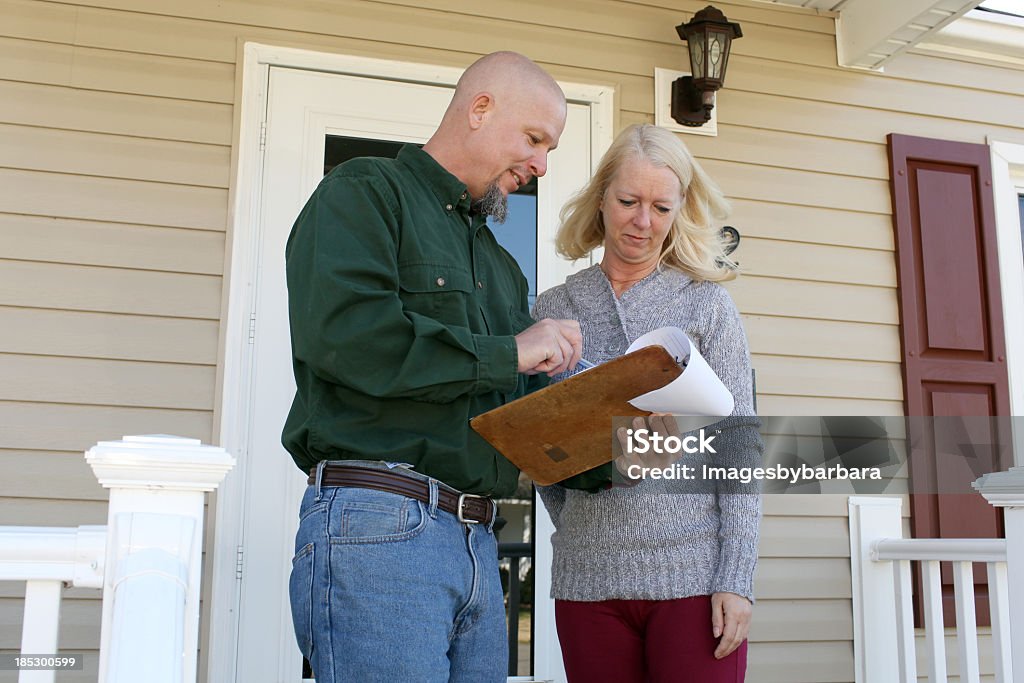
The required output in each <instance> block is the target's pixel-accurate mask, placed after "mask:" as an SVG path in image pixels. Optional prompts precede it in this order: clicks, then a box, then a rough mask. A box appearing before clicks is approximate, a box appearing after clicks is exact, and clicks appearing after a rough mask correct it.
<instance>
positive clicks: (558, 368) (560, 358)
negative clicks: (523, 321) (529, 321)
mask: <svg viewBox="0 0 1024 683" xmlns="http://www.w3.org/2000/svg"><path fill="white" fill-rule="evenodd" d="M516 347H517V348H518V349H519V368H518V370H519V372H524V373H526V374H527V375H538V374H540V373H542V372H546V373H547V374H548V377H553V376H554V375H557V374H558V373H560V372H565V371H566V370H568V369H569V368H573V367H575V366H576V363H577V362H578V361H579V359H580V358H581V357H582V356H583V335H582V334H581V333H580V324H579V323H578V322H576V321H575V320H552V319H551V318H544V319H543V320H541V321H540V322H537V323H534V324H533V325H531V326H530V327H528V328H526V329H525V330H523V331H522V332H520V333H519V334H517V335H516Z"/></svg>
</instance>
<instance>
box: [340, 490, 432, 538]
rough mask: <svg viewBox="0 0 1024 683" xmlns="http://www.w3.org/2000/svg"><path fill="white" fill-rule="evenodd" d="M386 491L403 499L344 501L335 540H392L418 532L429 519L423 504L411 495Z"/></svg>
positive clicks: (396, 497)
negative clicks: (384, 501)
mask: <svg viewBox="0 0 1024 683" xmlns="http://www.w3.org/2000/svg"><path fill="white" fill-rule="evenodd" d="M384 495H386V496H392V497H393V498H394V500H396V501H401V502H400V503H399V504H392V502H391V501H389V502H388V503H386V504H384V503H377V502H370V501H366V500H359V501H346V502H345V503H344V504H342V506H341V518H340V522H341V526H340V529H339V530H338V533H337V534H336V535H334V537H333V538H332V539H331V540H332V542H334V543H390V542H397V541H405V540H408V539H411V538H414V537H416V536H418V535H419V534H420V532H422V531H423V529H424V528H425V527H426V524H427V520H428V519H429V516H428V515H427V514H426V511H425V510H424V506H423V504H422V503H420V502H419V501H418V500H413V499H411V498H402V497H401V496H393V494H384ZM335 504H336V505H337V501H336V502H335Z"/></svg>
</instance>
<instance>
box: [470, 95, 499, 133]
mask: <svg viewBox="0 0 1024 683" xmlns="http://www.w3.org/2000/svg"><path fill="white" fill-rule="evenodd" d="M493 111H494V95H492V94H491V93H489V92H482V93H480V94H478V95H477V96H476V97H474V98H473V100H472V101H471V102H470V103H469V127H470V129H471V130H476V129H478V128H479V127H480V126H482V125H483V123H484V121H485V120H486V119H487V117H488V116H490V114H491V112H493Z"/></svg>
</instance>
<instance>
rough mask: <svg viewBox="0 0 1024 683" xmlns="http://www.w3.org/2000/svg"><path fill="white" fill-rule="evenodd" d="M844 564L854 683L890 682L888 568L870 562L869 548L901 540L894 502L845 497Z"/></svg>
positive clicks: (894, 652) (892, 636)
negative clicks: (846, 566) (849, 593)
mask: <svg viewBox="0 0 1024 683" xmlns="http://www.w3.org/2000/svg"><path fill="white" fill-rule="evenodd" d="M848 504H849V509H850V564H851V567H850V568H851V573H852V577H853V632H854V636H853V661H854V680H856V681H857V683H866V682H868V681H883V680H890V679H891V678H892V676H893V673H894V672H897V671H899V670H900V656H899V651H898V649H897V643H898V638H899V636H900V634H899V633H898V630H897V622H896V606H897V604H899V603H897V596H896V585H895V583H894V581H893V566H892V564H891V563H889V562H874V561H873V558H872V546H873V544H874V543H875V541H878V540H880V539H884V538H902V537H903V527H902V521H901V516H900V508H901V507H902V501H901V500H900V499H899V498H882V497H874V496H850V499H849V501H848Z"/></svg>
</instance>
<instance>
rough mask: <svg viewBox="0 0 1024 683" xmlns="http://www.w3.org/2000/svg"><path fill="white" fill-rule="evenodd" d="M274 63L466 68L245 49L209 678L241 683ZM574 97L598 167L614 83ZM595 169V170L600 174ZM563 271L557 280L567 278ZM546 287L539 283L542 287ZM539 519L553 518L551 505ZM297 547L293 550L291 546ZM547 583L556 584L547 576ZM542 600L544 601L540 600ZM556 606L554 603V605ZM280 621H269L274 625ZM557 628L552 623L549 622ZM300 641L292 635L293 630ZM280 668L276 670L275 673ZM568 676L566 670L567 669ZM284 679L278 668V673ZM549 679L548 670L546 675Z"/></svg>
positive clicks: (550, 648)
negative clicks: (225, 459)
mask: <svg viewBox="0 0 1024 683" xmlns="http://www.w3.org/2000/svg"><path fill="white" fill-rule="evenodd" d="M271 66H282V67H291V68H296V69H308V70H316V71H324V72H330V73H343V74H350V75H356V76H364V77H374V78H385V79H392V80H401V81H408V82H417V83H425V84H437V85H448V86H453V85H454V84H455V83H456V82H457V80H458V78H459V76H460V75H461V74H462V71H463V70H462V69H459V68H454V67H443V66H434V65H427V64H416V63H408V62H395V61H388V60H381V59H372V58H367V57H355V56H351V55H339V54H329V53H322V52H314V51H310V50H301V49H295V48H285V47H277V46H272V45H264V44H259V43H246V44H245V46H244V49H243V64H242V79H241V80H242V92H241V98H240V101H239V110H240V114H239V127H238V141H237V146H236V150H237V155H238V156H237V169H236V174H235V184H234V186H233V188H232V189H233V203H232V207H231V208H232V214H231V219H230V221H229V234H230V236H231V237H230V243H229V248H228V251H227V255H226V263H225V289H224V291H225V293H226V296H225V299H224V303H223V306H222V315H221V320H222V324H221V349H220V351H221V362H220V363H219V364H218V366H217V368H218V378H217V386H218V390H219V392H220V396H221V399H220V402H219V406H218V408H219V409H218V411H217V414H216V419H217V425H218V427H217V429H218V430H219V431H218V434H219V439H218V443H219V445H220V446H222V447H223V448H225V449H226V450H228V452H230V453H232V455H234V456H235V457H236V459H237V461H238V466H237V467H236V468H235V469H234V470H233V471H232V472H231V473H230V474H229V475H228V477H227V478H226V479H225V481H224V483H223V484H222V486H221V487H220V489H219V491H218V492H217V503H216V523H215V524H216V526H215V527H214V531H213V533H211V535H210V537H211V539H213V540H214V544H213V548H212V560H213V572H212V582H211V584H212V585H211V589H210V592H209V594H208V595H207V596H206V601H208V604H210V612H209V614H210V619H209V629H208V633H209V642H208V643H205V644H204V647H203V649H204V650H206V652H207V653H208V657H207V659H208V667H207V679H208V680H209V681H218V682H221V681H234V680H235V659H236V640H237V613H238V602H239V582H238V580H237V578H236V576H237V573H236V572H237V567H238V563H239V555H238V552H239V551H238V549H239V548H240V547H241V542H240V541H241V538H242V521H243V520H242V515H243V506H244V498H245V491H244V482H245V481H246V477H245V473H246V468H247V467H248V464H249V463H248V462H247V458H246V457H245V455H246V454H245V452H244V451H245V447H246V444H247V442H248V438H247V435H248V430H249V422H250V419H251V416H250V411H249V387H250V386H251V377H250V373H249V368H250V364H251V353H252V347H251V346H250V345H249V344H248V337H249V329H250V317H249V316H250V313H249V312H250V311H251V309H252V306H251V304H252V301H253V298H254V293H255V288H254V284H255V282H256V279H257V276H258V273H257V272H256V270H257V269H256V263H257V261H256V259H257V254H256V243H257V237H258V225H257V221H258V218H259V214H260V202H261V185H262V172H263V152H262V143H261V138H262V137H263V135H264V131H265V129H264V128H263V126H264V117H265V112H266V107H267V83H268V75H269V69H270V67H271ZM559 85H560V86H561V87H562V90H563V91H564V92H565V94H566V97H567V98H568V99H569V100H570V101H574V102H578V103H581V104H587V105H589V106H590V109H591V125H592V132H591V150H590V151H591V155H590V156H591V162H592V166H593V165H596V163H597V161H598V160H599V159H600V158H601V155H602V154H603V153H604V150H605V149H607V148H608V146H609V145H610V144H611V140H612V133H613V100H614V89H613V88H612V87H610V86H595V85H585V84H578V83H566V82H561V81H560V82H559ZM592 171H593V168H592V169H591V172H592ZM558 208H559V207H554V206H550V205H548V204H547V203H545V202H544V201H543V200H542V199H540V198H538V207H537V211H538V220H557V215H558ZM537 264H538V271H539V272H544V273H546V274H550V275H549V277H550V276H551V275H555V274H557V273H559V272H563V270H564V269H565V268H566V265H565V262H563V261H560V260H559V259H558V258H557V257H556V255H555V254H554V253H553V252H550V253H549V252H545V251H542V249H541V245H538V253H537ZM561 280H562V278H561V277H558V278H557V281H558V282H561ZM542 286H550V284H547V285H542V284H541V283H540V282H539V283H538V289H540V288H541V287H542ZM538 517H543V518H544V520H547V515H546V514H544V513H543V511H541V514H539V515H538ZM547 525H548V528H547V529H542V528H541V520H540V519H538V534H537V535H538V543H537V547H538V568H537V571H536V572H535V574H536V575H537V577H538V579H540V578H541V577H542V576H544V578H545V579H546V578H547V577H546V574H547V573H548V571H547V568H546V567H547V566H550V548H547V553H546V560H547V565H546V566H544V565H543V564H542V561H541V560H542V556H545V553H544V552H543V550H542V546H543V545H549V541H548V538H549V536H550V521H547ZM282 553H285V554H289V553H288V547H285V548H282ZM544 583H546V581H545V582H544ZM547 594H548V591H547V587H546V586H545V585H542V582H541V581H540V580H538V583H537V595H538V596H546V595H547ZM538 602H540V601H538ZM545 602H547V601H545ZM548 611H550V612H551V614H550V624H549V626H550V631H549V632H550V633H552V634H553V633H554V626H553V624H554V621H553V606H550V610H545V609H541V610H540V615H539V616H538V624H537V625H538V626H540V625H541V618H543V619H544V620H545V621H546V620H547V619H548V616H549V615H548V614H547V612H548ZM269 627H271V626H270V625H268V628H269ZM545 628H547V626H545ZM286 635H287V639H290V638H291V637H292V636H291V634H290V633H289V634H286ZM535 660H536V669H537V673H538V675H540V674H541V673H542V672H547V671H551V672H552V673H551V674H550V675H552V676H553V675H556V674H555V673H554V671H553V670H552V669H551V667H553V666H555V662H556V661H557V666H558V668H559V669H560V668H561V661H560V653H559V652H558V646H557V642H555V641H554V639H552V642H549V643H537V647H536V650H535ZM268 673H270V672H268ZM559 673H560V671H559ZM272 675H276V674H272ZM545 675H548V674H545Z"/></svg>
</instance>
